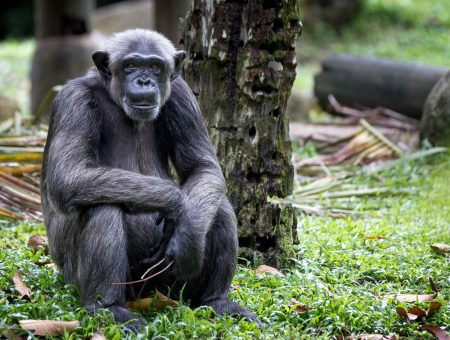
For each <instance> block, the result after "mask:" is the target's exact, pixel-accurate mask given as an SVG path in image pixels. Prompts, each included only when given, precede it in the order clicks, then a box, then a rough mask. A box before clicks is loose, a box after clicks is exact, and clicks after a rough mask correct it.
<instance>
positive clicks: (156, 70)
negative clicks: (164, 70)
mask: <svg viewBox="0 0 450 340" xmlns="http://www.w3.org/2000/svg"><path fill="white" fill-rule="evenodd" d="M149 66H150V69H151V70H152V71H153V72H154V73H156V74H159V73H160V72H161V67H160V66H159V65H158V64H156V63H152V64H150V65H149Z"/></svg>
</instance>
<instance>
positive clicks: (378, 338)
mask: <svg viewBox="0 0 450 340" xmlns="http://www.w3.org/2000/svg"><path fill="white" fill-rule="evenodd" d="M345 339H346V340H396V339H397V337H396V336H395V335H383V334H360V335H352V336H346V337H345Z"/></svg>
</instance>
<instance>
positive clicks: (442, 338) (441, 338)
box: [419, 325, 450, 340]
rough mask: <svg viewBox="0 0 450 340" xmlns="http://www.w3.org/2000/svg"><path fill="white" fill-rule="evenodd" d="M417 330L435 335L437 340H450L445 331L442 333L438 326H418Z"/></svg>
mask: <svg viewBox="0 0 450 340" xmlns="http://www.w3.org/2000/svg"><path fill="white" fill-rule="evenodd" d="M419 329H421V330H423V331H427V332H429V333H431V334H434V335H436V337H437V338H438V340H450V334H448V333H447V332H446V331H444V330H443V329H442V328H440V327H438V326H434V325H422V326H419Z"/></svg>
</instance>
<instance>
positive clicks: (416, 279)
mask: <svg viewBox="0 0 450 340" xmlns="http://www.w3.org/2000/svg"><path fill="white" fill-rule="evenodd" d="M449 166H450V157H449V156H448V155H442V156H440V157H435V158H434V159H433V161H431V162H430V161H428V162H426V161H423V160H419V161H413V162H406V163H400V164H399V165H398V166H396V167H393V168H391V169H389V170H387V171H386V173H384V174H383V175H382V176H374V177H368V178H363V177H362V178H355V180H354V183H356V184H358V183H359V184H364V185H371V186H378V185H380V183H382V184H383V185H388V186H391V187H408V188H410V189H411V190H413V193H412V194H405V195H401V196H392V197H384V198H383V199H382V202H383V204H382V207H380V208H379V209H378V210H373V209H371V206H372V204H373V202H374V201H380V198H377V197H372V198H367V199H364V200H363V201H362V202H361V204H360V207H359V211H361V212H364V214H363V215H360V216H357V215H355V216H353V215H352V216H347V217H345V218H334V217H330V216H310V215H304V214H301V215H299V225H298V229H299V235H300V244H299V245H298V246H296V251H297V252H296V254H295V256H293V259H292V262H291V263H290V264H289V265H288V266H286V267H285V268H280V269H279V271H280V272H281V274H282V275H283V276H280V275H277V274H271V273H266V274H256V272H255V269H254V268H256V266H257V265H258V264H261V263H255V264H251V263H247V264H243V265H240V266H239V269H238V273H237V275H236V277H235V278H234V281H233V287H232V291H231V297H232V299H233V300H235V301H238V302H239V303H241V304H243V305H246V306H247V307H248V308H249V309H251V310H253V311H254V312H256V313H257V314H258V316H259V317H260V319H261V320H262V321H263V323H264V328H262V329H258V328H257V327H256V326H255V325H254V324H251V323H248V322H246V321H245V320H240V321H239V320H235V319H233V318H231V317H229V316H225V317H221V318H215V317H214V315H213V312H212V311H211V310H210V309H197V310H191V309H190V308H188V307H185V306H183V305H182V304H181V306H179V307H177V308H173V307H165V308H164V310H163V311H157V310H156V309H155V308H150V309H149V310H148V311H147V312H145V313H144V316H145V317H146V318H147V319H148V320H149V321H150V325H149V327H147V328H146V330H145V334H141V335H140V337H142V338H146V337H148V336H151V337H158V338H180V339H182V338H191V337H193V336H198V337H226V338H228V337H229V338H244V339H245V338H248V339H251V338H273V337H275V338H287V337H304V338H311V337H313V338H324V339H327V338H330V337H339V336H346V335H357V334H361V333H378V334H385V335H394V334H396V335H397V336H400V337H406V338H408V337H409V338H417V337H423V338H432V336H431V335H428V333H425V332H424V331H421V330H419V329H418V327H419V326H420V325H423V324H433V325H438V326H446V325H448V324H450V305H449V301H450V295H449V293H448V292H449V288H450V279H449V277H450V275H449V274H450V270H449V258H448V257H446V256H444V255H442V254H438V253H435V252H434V251H433V249H432V248H431V247H430V244H434V243H447V244H450V233H449V230H450V228H449V227H450V225H449V223H450V222H449V221H450V190H449V187H448V185H447V181H448V175H449V172H448V168H449ZM36 233H38V234H44V228H43V226H42V225H38V224H2V226H1V230H0V244H1V246H0V325H3V326H2V328H3V329H4V330H6V329H8V328H9V329H10V330H16V329H18V328H19V326H18V321H19V320H26V319H50V320H56V319H57V320H66V321H69V320H79V321H80V322H81V324H80V327H78V328H77V329H76V330H75V332H73V333H70V334H68V333H67V334H65V335H64V336H63V338H78V337H89V336H91V335H93V334H94V333H95V332H96V331H98V330H99V329H101V330H102V331H103V333H104V334H105V335H106V336H107V337H108V338H117V339H119V338H121V337H124V336H129V337H132V335H131V334H129V333H127V331H126V330H125V329H124V328H123V326H118V325H115V324H114V323H113V320H112V318H111V317H110V316H108V315H107V313H103V314H100V315H98V316H96V317H91V316H89V315H88V314H87V313H86V312H85V311H84V309H82V308H81V307H80V305H79V302H78V293H77V291H76V289H75V288H73V287H71V286H65V285H64V283H63V279H62V277H61V274H60V273H59V271H58V269H57V268H55V267H54V266H53V265H52V264H51V259H49V258H48V257H47V256H46V255H45V254H44V250H43V249H40V250H37V251H36V250H33V249H31V248H29V247H28V246H27V242H28V238H29V236H30V235H32V234H36ZM16 270H18V271H19V273H20V275H21V277H22V279H23V281H24V283H25V284H26V285H27V286H28V287H29V288H30V290H31V293H30V298H29V299H24V300H22V299H20V298H19V296H20V294H19V293H18V292H17V290H16V289H15V288H14V283H13V276H14V273H15V272H16ZM429 278H432V280H433V282H434V283H435V285H436V286H438V288H439V292H438V293H437V297H436V299H435V300H436V301H439V302H440V303H441V304H442V307H441V308H440V309H439V310H438V311H437V312H436V313H435V314H434V315H432V316H427V317H425V318H423V319H420V320H418V321H415V322H408V321H407V320H405V319H404V318H402V317H401V316H400V315H399V314H398V313H397V311H396V308H397V307H405V308H410V307H412V305H416V304H414V303H412V304H411V303H404V302H403V303H402V302H399V301H397V299H396V295H397V294H406V293H408V294H433V293H434V291H433V288H432V286H430V281H429ZM417 305H418V306H420V307H422V308H424V309H427V308H428V306H429V302H421V303H417ZM22 332H23V331H22ZM19 333H20V332H19Z"/></svg>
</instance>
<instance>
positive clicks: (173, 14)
mask: <svg viewBox="0 0 450 340" xmlns="http://www.w3.org/2000/svg"><path fill="white" fill-rule="evenodd" d="M188 8H189V1H188V0H155V11H154V15H155V29H156V30H157V31H158V32H161V33H162V34H164V35H165V36H166V37H167V38H169V40H171V41H172V42H173V43H174V44H175V45H178V42H179V40H180V36H179V32H180V30H179V24H180V18H184V16H185V15H186V12H187V10H188Z"/></svg>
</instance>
